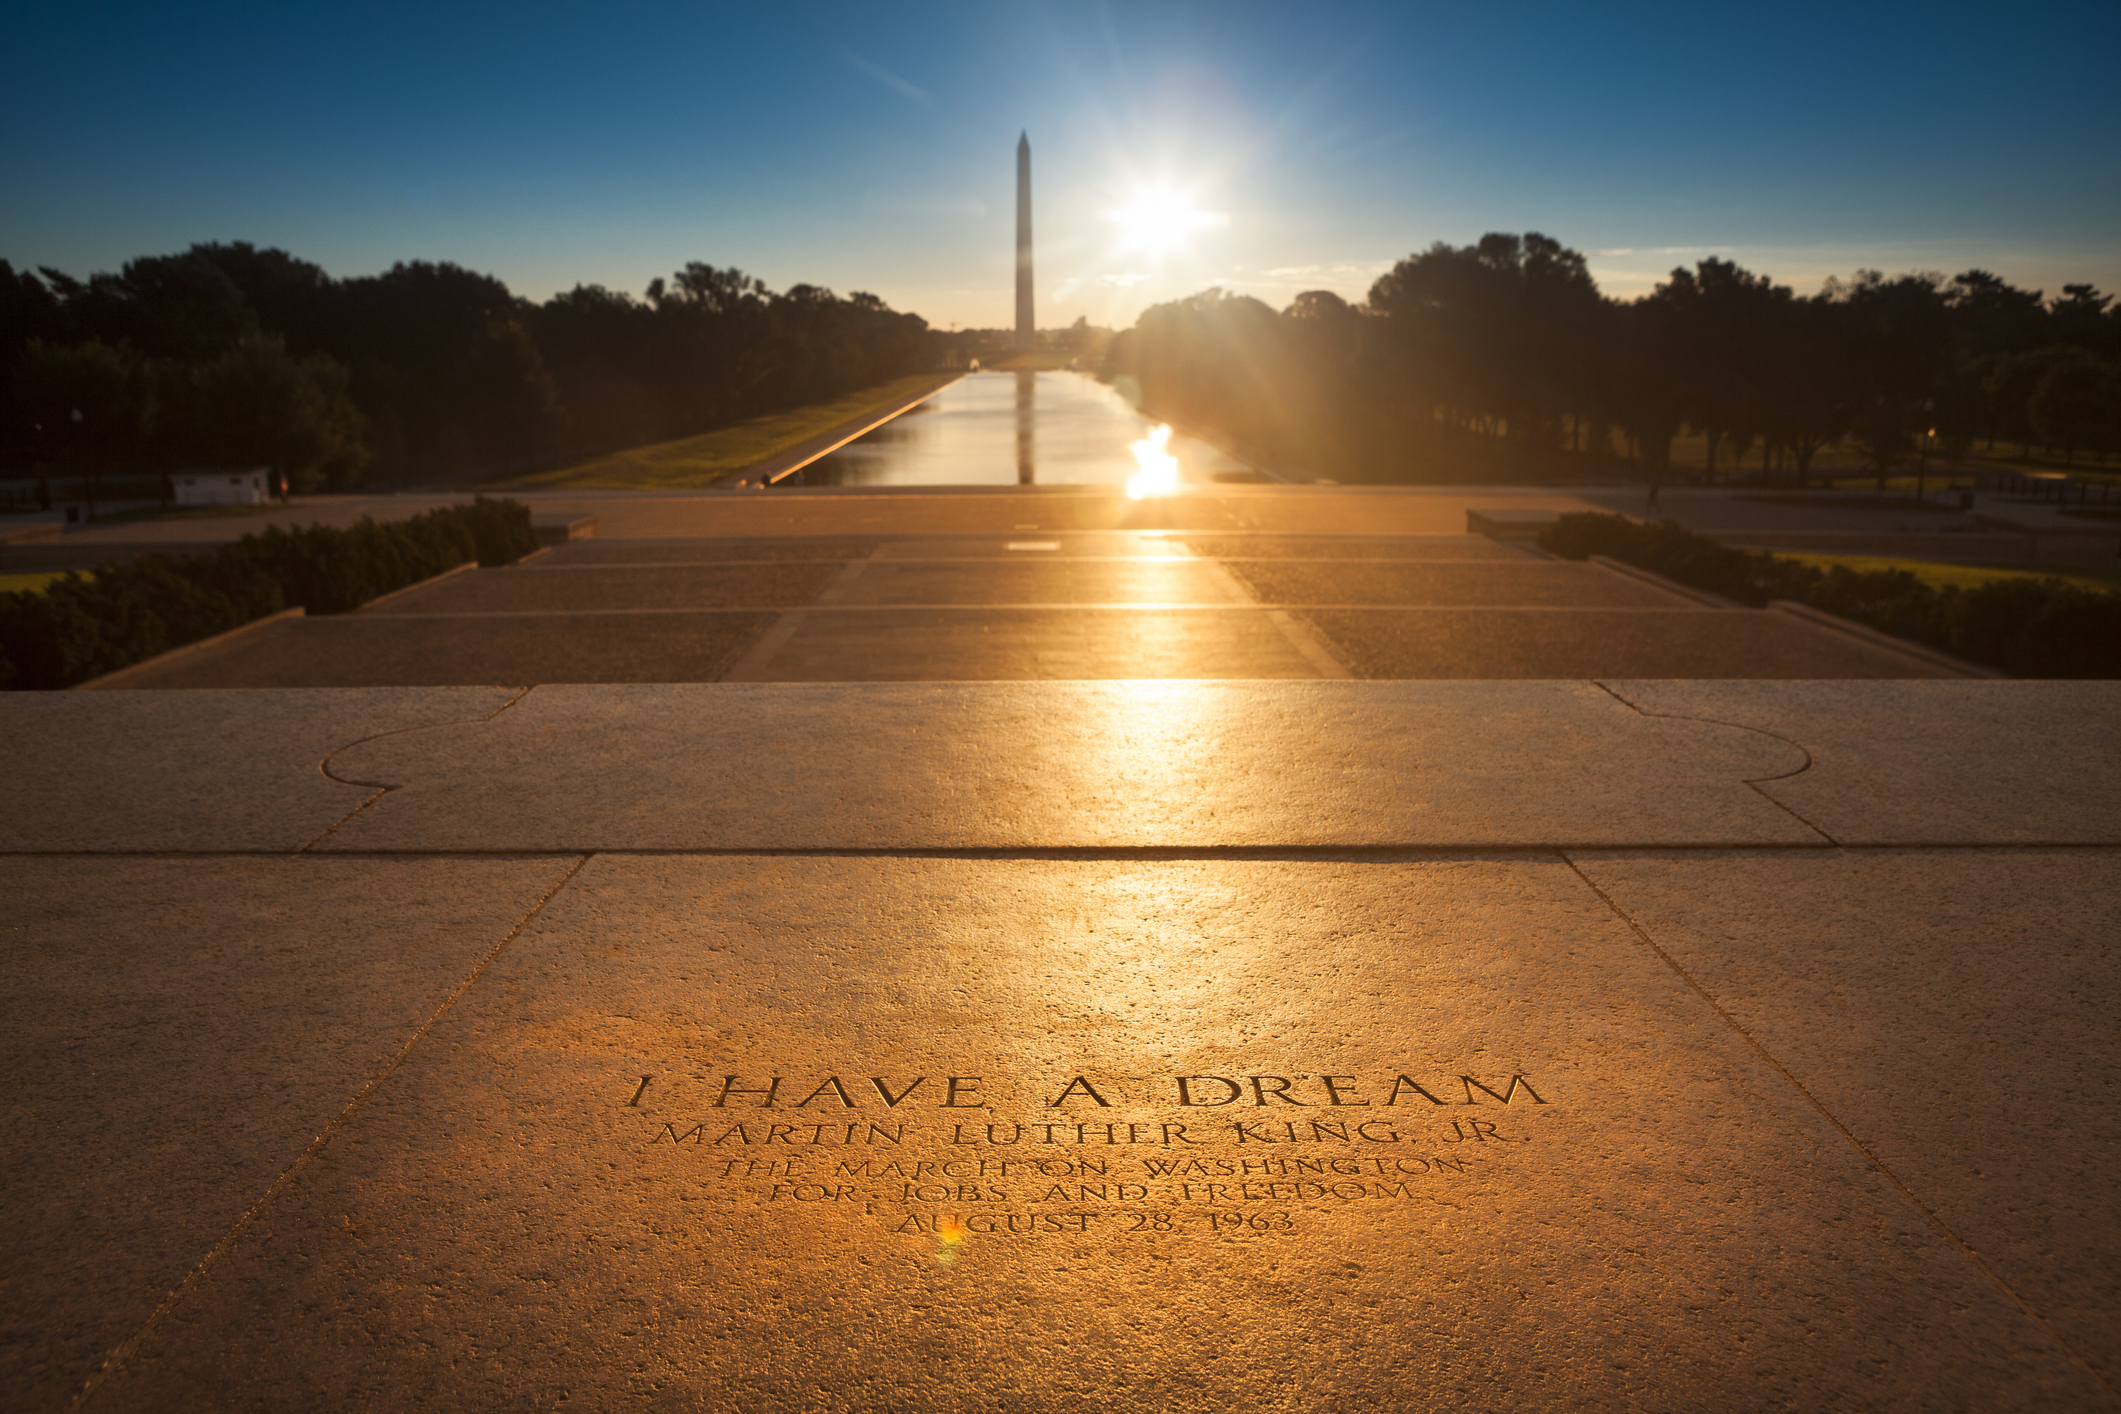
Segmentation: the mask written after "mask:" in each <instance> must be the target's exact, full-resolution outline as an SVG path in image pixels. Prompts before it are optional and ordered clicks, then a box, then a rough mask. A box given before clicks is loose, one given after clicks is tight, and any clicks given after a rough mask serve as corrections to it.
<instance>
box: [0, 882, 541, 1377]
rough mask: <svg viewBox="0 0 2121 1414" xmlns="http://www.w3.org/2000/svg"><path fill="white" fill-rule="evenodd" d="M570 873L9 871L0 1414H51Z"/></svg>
mask: <svg viewBox="0 0 2121 1414" xmlns="http://www.w3.org/2000/svg"><path fill="white" fill-rule="evenodd" d="M571 864H572V861H563V860H551V859H545V860H532V861H527V862H504V861H498V860H359V861H354V860H343V859H334V860H319V859H225V858H224V859H187V860H171V859H152V860H150V859H78V858H77V859H8V860H0V892H4V894H5V897H6V899H7V910H6V914H7V916H6V930H5V936H6V939H7V946H6V948H5V950H4V951H0V1067H4V1071H5V1074H6V1075H7V1087H6V1099H5V1101H4V1103H0V1116H4V1121H0V1122H4V1131H0V1133H4V1138H0V1195H4V1197H0V1233H4V1239H0V1251H5V1253H6V1260H5V1261H4V1262H0V1407H5V1408H7V1409H9V1410H47V1409H48V1410H57V1409H61V1408H65V1407H66V1406H67V1404H68V1402H69V1401H70V1400H71V1399H72V1397H73V1396H74V1393H75V1392H76V1391H77V1390H78V1389H80V1388H81V1387H82V1385H83V1383H84V1382H85V1381H86V1380H88V1379H89V1378H90V1377H91V1376H92V1375H93V1374H94V1373H95V1372H96V1370H98V1369H99V1368H100V1367H101V1366H102V1365H103V1364H104V1362H105V1360H106V1359H107V1358H108V1357H109V1356H110V1355H111V1353H112V1351H113V1350H114V1349H116V1348H117V1347H119V1346H120V1345H121V1344H122V1343H124V1342H126V1341H127V1340H129V1339H130V1338H131V1337H132V1336H133V1335H134V1334H135V1333H136V1332H137V1331H139V1330H140V1329H141V1327H142V1325H143V1324H144V1323H145V1322H146V1321H147V1320H148V1318H149V1316H150V1314H151V1313H153V1312H154V1311H155V1309H156V1308H157V1306H158V1305H160V1304H161V1303H162V1301H163V1299H164V1298H165V1297H166V1296H168V1295H169V1293H170V1292H171V1290H172V1289H173V1288H175V1287H177V1286H178V1284H179V1283H180V1282H182V1281H184V1279H185V1277H186V1276H187V1274H188V1273H190V1272H191V1271H192V1270H193V1269H194V1268H195V1267H197V1266H198V1265H199V1264H200V1262H201V1261H202V1259H205V1258H206V1257H207V1256H208V1254H209V1253H210V1252H211V1251H212V1250H213V1249H214V1248H215V1246H216V1245H217V1244H218V1243H220V1242H221V1241H222V1239H223V1238H224V1237H225V1236H226V1235H228V1234H229V1233H230V1232H231V1231H232V1230H233V1229H234V1228H235V1226H236V1225H237V1224H238V1222H239V1221H240V1220H241V1219H242V1218H243V1216H244V1215H245V1214H246V1213H247V1212H249V1211H250V1210H251V1209H252V1208H253V1207H254V1206H255V1205H256V1204H258V1203H259V1202H260V1200H261V1199H263V1198H264V1197H265V1196H266V1195H267V1193H268V1192H269V1190H270V1188H271V1185H272V1184H273V1182H274V1180H275V1179H276V1178H278V1177H279V1176H280V1175H281V1174H282V1173H283V1172H285V1171H286V1170H287V1169H288V1167H289V1166H290V1165H292V1164H294V1163H295V1162H296V1161H297V1160H299V1159H300V1158H301V1157H302V1155H303V1153H304V1151H305V1150H307V1149H308V1148H309V1147H310V1144H311V1141H312V1140H314V1139H315V1138H316V1137H317V1136H318V1135H320V1134H323V1133H325V1132H326V1129H327V1127H328V1126H330V1125H331V1124H332V1123H333V1122H334V1121H335V1120H336V1119H337V1118H338V1117H339V1115H340V1114H341V1112H342V1111H344V1110H345V1108H346V1106H347V1105H348V1103H349V1102H350V1101H352V1100H353V1099H354V1097H355V1096H356V1095H357V1094H358V1093H359V1092H360V1091H361V1090H362V1088H363V1087H364V1086H365V1085H367V1084H368V1083H369V1082H370V1081H372V1080H374V1079H376V1078H377V1077H378V1076H380V1075H382V1074H383V1072H384V1071H385V1069H386V1068H387V1067H388V1066H389V1065H390V1064H391V1062H392V1061H393V1060H394V1059H395V1058H396V1057H397V1056H398V1055H399V1053H400V1052H401V1051H403V1050H404V1048H405V1047H406V1045H407V1044H408V1043H409V1042H411V1041H412V1040H413V1038H414V1037H415V1036H416V1035H418V1034H419V1031H420V1028H421V1027H422V1026H424V1025H425V1024H426V1023H427V1022H428V1020H429V1019H430V1018H431V1017H432V1016H433V1015H434V1014H435V1012H436V1010H437V1009H438V1008H439V1007H440V1006H441V1005H442V1004H443V1003H444V1002H445V1001H446V1000H448V998H449V997H450V995H451V994H452V992H454V991H455V990H456V989H457V988H458V987H459V986H460V985H461V984H462V983H463V982H464V981H465V979H467V978H468V977H469V976H470V975H471V974H472V971H473V969H474V968H476V967H477V966H478V965H479V964H480V963H481V962H482V961H483V960H484V959H485V958H486V957H487V956H488V955H489V954H490V953H491V952H492V951H493V949H494V948H495V947H496V946H498V945H499V944H500V943H501V941H502V940H503V939H504V938H506V937H507V936H508V934H509V932H510V930H511V929H513V928H514V927H515V926H516V925H517V924H518V922H519V921H520V920H521V919H522V918H523V917H524V916H525V915H526V914H527V913H528V912H529V911H530V910H531V909H532V908H533V907H535V906H536V904H537V902H538V901H539V900H540V899H541V898H542V897H544V896H545V894H546V893H547V892H549V891H550V890H551V889H552V888H553V887H554V886H555V885H557V884H558V883H559V882H560V880H561V879H562V878H563V877H564V876H565V874H566V871H567V869H568V868H569V867H571ZM146 1402H147V1403H151V1402H152V1401H146ZM96 1407H98V1408H105V1409H123V1408H139V1407H143V1402H142V1401H132V1400H126V1399H123V1398H117V1399H113V1398H109V1397H105V1398H103V1399H102V1400H101V1401H100V1402H99V1403H98V1404H97V1406H96Z"/></svg>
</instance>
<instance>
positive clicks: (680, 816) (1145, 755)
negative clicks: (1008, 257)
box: [322, 611, 1823, 850]
mask: <svg viewBox="0 0 2121 1414" xmlns="http://www.w3.org/2000/svg"><path fill="white" fill-rule="evenodd" d="M812 612H813V614H814V613H815V612H816V611H812ZM1712 617H1713V616H1712ZM1804 763H1805V757H1804V754H1803V752H1802V751H1801V750H1799V749H1798V748H1796V747H1793V746H1791V745H1789V744H1788V743H1787V742H1785V741H1782V740H1778V739H1776V738H1774V737H1771V736H1766V735H1762V734H1760V733H1756V732H1750V731H1746V730H1743V729H1740V728H1733V727H1728V726H1722V725H1717V724H1714V723H1703V722H1691V721H1684V720H1675V719H1672V718H1651V717H1644V716H1643V715H1641V714H1640V713H1638V712H1636V711H1635V710H1634V709H1632V708H1630V707H1628V706H1627V705H1626V704H1624V703H1622V702H1620V701H1618V700H1617V699H1616V698H1614V697H1613V696H1612V695H1611V694H1610V693H1607V692H1605V691H1603V690H1601V689H1600V688H1598V687H1597V686H1596V685H1594V684H1590V683H1420V684H1415V683H1293V682H1292V683H1267V682H1252V683H1203V682H1119V683H1079V682H1075V683H1006V684H975V683H928V684H903V685H891V684H853V685H836V686H801V685H782V684H748V683H745V684H739V683H724V684H713V685H698V686H668V687H655V686H631V687H545V688H538V689H535V690H533V691H532V692H531V693H529V694H528V695H527V696H525V697H524V698H523V699H522V700H520V701H519V702H517V703H516V704H515V706H513V707H511V708H510V709H509V710H508V711H507V712H505V713H503V714H501V715H500V716H499V717H496V718H495V719H494V720H493V722H491V723H489V724H485V725H481V726H471V727H462V728H443V729H439V730H436V731H431V732H420V733H408V734H404V735H401V736H396V737H391V738H388V739H384V740H378V741H375V742H372V743H369V744H367V745H365V746H362V747H359V748H356V749H354V750H353V751H350V752H348V753H344V754H342V756H341V757H340V758H339V760H338V767H337V768H338V769H340V770H341V771H342V772H344V773H346V774H349V775H352V776H356V777H358V778H359V779H362V780H375V781H383V782H388V783H390V784H392V785H395V786H398V787H400V788H399V789H397V790H394V791H392V792H390V793H389V795H388V796H386V797H385V798H384V799H382V800H380V801H378V802H377V803H376V805H374V806H372V807H371V808H369V809H367V810H365V811H363V812H362V813H361V815H360V816H358V817H356V818H355V819H354V820H352V821H350V822H349V823H348V824H347V825H346V826H345V827H343V828H341V829H339V830H337V831H334V832H333V835H332V837H331V839H330V840H328V841H326V842H325V843H324V845H323V846H322V847H324V848H335V849H501V850H515V849H563V850H564V849H583V848H595V849H754V848H775V849H1046V848H1053V849H1060V848H1144V849H1174V848H1176V849H1208V848H1217V847H1246V848H1270V849H1271V848H1283V847H1322V846H1331V847H1344V846H1353V847H1368V846H1399V845H1417V846H1441V845H1552V844H1566V843H1603V844H1731V843H1739V844H1820V843H1823V841H1822V840H1821V839H1820V837H1819V836H1818V834H1817V833H1815V832H1814V831H1812V830H1810V829H1809V828H1808V827H1806V826H1805V825H1803V824H1802V823H1801V822H1800V821H1798V820H1797V819H1796V818H1794V817H1793V816H1791V815H1790V814H1789V813H1788V812H1787V811H1784V810H1782V809H1781V808H1780V807H1778V806H1776V805H1774V804H1773V803H1772V802H1770V801H1769V800H1767V799H1766V798H1765V797H1763V796H1762V795H1761V794H1760V793H1759V792H1758V791H1757V790H1754V789H1753V788H1752V787H1750V786H1748V785H1747V784H1746V782H1748V781H1754V780H1763V779H1766V778H1770V777H1776V776H1781V775H1785V774H1788V773H1789V772H1793V771H1797V770H1800V769H1802V768H1803V766H1804Z"/></svg>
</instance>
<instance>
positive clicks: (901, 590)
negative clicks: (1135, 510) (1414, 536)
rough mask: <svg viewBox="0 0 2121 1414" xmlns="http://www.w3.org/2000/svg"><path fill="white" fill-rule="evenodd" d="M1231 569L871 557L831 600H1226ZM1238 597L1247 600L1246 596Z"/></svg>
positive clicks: (1104, 562)
mask: <svg viewBox="0 0 2121 1414" xmlns="http://www.w3.org/2000/svg"><path fill="white" fill-rule="evenodd" d="M1236 597H1237V596H1235V595H1233V593H1232V586H1231V584H1230V581H1229V576H1228V575H1227V574H1225V573H1224V571H1223V570H1222V568H1221V567H1220V566H1218V565H1216V564H1214V563H1212V562H1205V563H1204V562H1188V561H1183V560H1179V561H1173V560H1077V559H1066V560H1063V559H1053V560H1039V561H1028V562H1025V563H1012V562H1007V561H1004V562H1002V563H1000V564H995V563H991V562H990V563H969V564H968V563H964V562H961V561H948V560H944V561H931V562H927V563H920V564H908V563H904V562H899V561H894V560H887V559H882V558H879V559H876V560H872V561H870V562H869V563H868V564H866V565H864V566H863V567H862V570H861V573H860V574H859V575H857V576H856V577H854V578H853V579H851V580H849V581H847V582H846V585H845V587H844V588H843V589H841V590H840V591H839V594H838V597H837V598H836V599H835V600H834V602H835V603H836V604H840V605H846V606H850V607H851V606H854V605H891V604H908V605H932V604H950V605H974V604H987V605H1012V604H1128V603H1136V604H1155V603H1162V604H1228V603H1231V602H1232V601H1233V599H1235V598H1236ZM1243 602H1247V603H1249V602H1250V601H1249V600H1244V601H1243Z"/></svg>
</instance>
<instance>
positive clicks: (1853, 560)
mask: <svg viewBox="0 0 2121 1414" xmlns="http://www.w3.org/2000/svg"><path fill="white" fill-rule="evenodd" d="M1776 558H1778V559H1784V560H1798V561H1801V562H1802V563H1804V564H1807V565H1817V566H1818V567H1819V568H1820V569H1829V568H1831V567H1833V566H1835V565H1846V566H1848V568H1850V569H1852V570H1855V571H1857V572H1859V573H1862V572H1866V571H1870V570H1906V571H1907V572H1908V573H1909V574H1911V575H1913V576H1914V577H1915V578H1917V579H1919V580H1921V581H1922V582H1923V583H1924V584H1927V585H1929V586H1931V587H1932V588H1936V589H1942V588H1944V587H1945V586H1947V585H1957V586H1958V587H1959V588H1961V589H1972V588H1974V587H1975V586H1977V585H1982V584H1987V583H1988V582H1989V581H1990V580H1995V579H2060V580H2067V581H2068V582H2069V583H2071V584H2075V585H2080V586H2082V587H2083V588H2086V589H2104V590H2107V591H2108V592H2110V593H2113V592H2121V565H2116V566H2115V567H2114V568H2112V569H2108V568H2106V567H2105V566H2103V565H1953V564H1946V563H1944V562H1943V561H1942V560H1887V559H1879V558H1875V557H1873V556H1870V555H1791V554H1784V553H1782V552H1780V551H1778V552H1777V553H1776Z"/></svg>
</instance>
